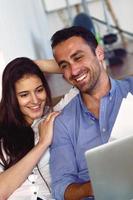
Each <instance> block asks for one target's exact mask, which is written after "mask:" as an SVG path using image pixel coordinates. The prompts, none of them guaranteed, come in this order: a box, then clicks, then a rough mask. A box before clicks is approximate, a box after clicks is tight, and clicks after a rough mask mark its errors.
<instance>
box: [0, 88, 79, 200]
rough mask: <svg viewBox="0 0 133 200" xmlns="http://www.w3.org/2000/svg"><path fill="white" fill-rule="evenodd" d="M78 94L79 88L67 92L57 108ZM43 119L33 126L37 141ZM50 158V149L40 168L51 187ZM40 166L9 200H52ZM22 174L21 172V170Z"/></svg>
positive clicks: (0, 170) (0, 167) (59, 108)
mask: <svg viewBox="0 0 133 200" xmlns="http://www.w3.org/2000/svg"><path fill="white" fill-rule="evenodd" d="M77 94H78V90H77V89H76V88H72V89H71V90H70V91H69V93H67V94H66V95H65V96H64V98H63V99H62V100H61V101H60V102H59V103H58V104H57V105H56V106H55V110H56V111H57V110H62V109H63V108H64V106H65V105H67V104H68V103H69V101H70V100H71V99H72V98H73V97H74V96H76V95H77ZM41 120H44V118H43V119H37V120H35V121H34V123H33V124H32V128H33V130H34V132H35V143H37V142H38V140H39V133H38V124H39V123H40V121H41ZM49 158H50V153H49V149H47V151H46V152H45V154H44V155H43V156H42V157H41V159H40V161H39V163H38V168H39V171H40V172H41V175H42V176H43V178H44V179H45V181H46V182H47V183H48V186H49V188H51V186H50V185H51V178H50V172H49ZM38 168H37V167H35V168H34V169H33V171H32V173H31V174H30V175H29V176H28V177H27V179H26V181H25V182H24V183H23V184H22V185H21V186H20V187H19V188H18V189H17V190H16V191H15V192H14V193H13V194H12V195H11V196H10V197H9V198H8V200H36V199H37V197H40V198H42V199H43V200H52V196H51V192H50V190H49V188H48V186H47V185H46V183H45V181H44V180H43V178H42V176H41V175H40V173H39V171H38ZM2 171H3V167H2V166H1V165H0V172H2ZM20 176H21V172H20Z"/></svg>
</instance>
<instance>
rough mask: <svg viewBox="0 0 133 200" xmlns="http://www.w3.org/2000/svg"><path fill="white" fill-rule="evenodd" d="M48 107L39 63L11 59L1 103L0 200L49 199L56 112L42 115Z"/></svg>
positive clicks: (48, 103)
mask: <svg viewBox="0 0 133 200" xmlns="http://www.w3.org/2000/svg"><path fill="white" fill-rule="evenodd" d="M50 109H51V95H50V90H49V87H48V84H47V82H46V80H45V78H44V75H43V73H42V72H41V71H40V69H39V68H38V66H37V65H36V64H35V63H34V62H33V61H32V60H30V59H28V58H24V57H22V58H16V59H15V60H13V61H11V62H10V63H9V64H8V65H7V66H6V68H5V70H4V72H3V77H2V99H1V103H0V199H1V200H5V199H9V200H18V199H19V200H36V199H43V200H44V199H52V198H51V194H50V188H49V184H50V179H49V164H48V161H49V151H48V147H49V145H50V144H51V140H52V135H53V130H52V129H53V122H54V119H55V117H56V116H57V115H58V114H59V113H58V112H52V113H50V114H49V115H48V116H47V118H46V117H43V116H44V114H45V115H46V113H48V112H50ZM43 118H46V119H45V120H44V119H43ZM42 119H43V120H42ZM40 121H41V123H40ZM38 124H39V128H38ZM33 130H34V131H33Z"/></svg>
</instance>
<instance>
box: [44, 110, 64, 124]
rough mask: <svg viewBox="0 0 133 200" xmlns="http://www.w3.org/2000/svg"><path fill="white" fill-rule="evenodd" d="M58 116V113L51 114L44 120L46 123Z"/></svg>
mask: <svg viewBox="0 0 133 200" xmlns="http://www.w3.org/2000/svg"><path fill="white" fill-rule="evenodd" d="M59 114H60V112H51V113H50V114H49V115H48V116H47V118H46V119H45V121H46V122H49V121H54V119H55V118H56V117H57V116H58V115H59Z"/></svg>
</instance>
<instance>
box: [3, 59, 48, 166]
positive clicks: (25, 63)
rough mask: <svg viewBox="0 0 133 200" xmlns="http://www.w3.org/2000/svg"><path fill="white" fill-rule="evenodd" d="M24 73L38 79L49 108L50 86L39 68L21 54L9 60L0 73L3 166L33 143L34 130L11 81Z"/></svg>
mask: <svg viewBox="0 0 133 200" xmlns="http://www.w3.org/2000/svg"><path fill="white" fill-rule="evenodd" d="M25 75H36V76H38V77H39V78H40V79H41V81H42V83H43V86H44V88H45V91H46V95H47V98H46V106H49V108H51V107H52V103H51V102H52V101H51V94H50V89H49V86H48V84H47V81H46V79H45V77H44V74H43V73H42V72H41V70H40V69H39V67H38V66H37V65H36V64H35V63H34V62H33V61H32V60H31V59H29V58H25V57H20V58H16V59H14V60H13V61H11V62H10V63H9V64H8V65H7V66H6V68H5V70H4V72H3V77H2V99H1V102H0V159H1V161H2V164H3V167H4V169H7V168H9V167H10V166H12V165H13V164H15V163H16V162H17V161H18V160H20V159H21V158H22V157H23V156H24V155H26V153H27V152H28V151H29V150H31V149H32V148H33V146H34V132H33V130H32V128H31V127H30V125H28V124H27V122H26V120H25V118H24V116H23V113H22V112H21V110H20V108H19V104H18V100H17V97H16V92H15V83H16V82H17V81H18V80H19V79H21V78H23V77H24V76H25ZM5 154H6V156H5Z"/></svg>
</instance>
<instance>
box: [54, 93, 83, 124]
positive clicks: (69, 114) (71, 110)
mask: <svg viewBox="0 0 133 200" xmlns="http://www.w3.org/2000/svg"><path fill="white" fill-rule="evenodd" d="M79 104H80V97H79V94H78V95H76V96H75V97H74V98H73V99H72V100H71V101H70V102H69V103H68V104H67V105H66V106H65V107H64V108H63V110H62V111H61V114H60V115H59V116H58V117H57V121H58V119H59V120H61V121H66V122H68V121H69V120H71V119H72V118H73V116H75V115H76V114H77V110H78V108H79Z"/></svg>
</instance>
